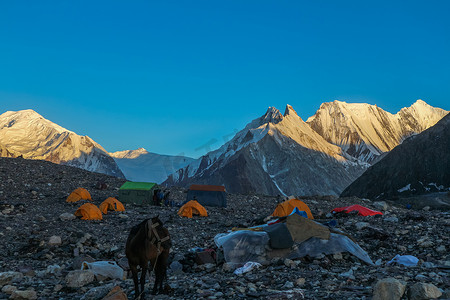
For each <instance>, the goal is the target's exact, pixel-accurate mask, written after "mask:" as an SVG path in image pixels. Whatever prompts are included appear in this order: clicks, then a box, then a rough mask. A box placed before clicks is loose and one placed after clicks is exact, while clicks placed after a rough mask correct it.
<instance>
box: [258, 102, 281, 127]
mask: <svg viewBox="0 0 450 300" xmlns="http://www.w3.org/2000/svg"><path fill="white" fill-rule="evenodd" d="M281 120H283V115H282V114H281V113H280V111H279V110H278V109H276V108H275V107H272V106H271V107H269V108H268V109H267V112H266V113H265V115H264V116H262V117H261V123H273V124H277V123H278V122H280V121H281Z"/></svg>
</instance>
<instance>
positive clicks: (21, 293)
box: [9, 290, 37, 300]
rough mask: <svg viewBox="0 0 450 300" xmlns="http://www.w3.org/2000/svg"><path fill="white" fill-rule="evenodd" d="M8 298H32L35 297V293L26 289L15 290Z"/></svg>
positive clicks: (19, 299)
mask: <svg viewBox="0 0 450 300" xmlns="http://www.w3.org/2000/svg"><path fill="white" fill-rule="evenodd" d="M9 299H18V300H24V299H28V300H34V299H37V293H36V292H35V291H34V290H26V291H19V290H16V291H14V292H13V293H12V294H11V297H10V298H9Z"/></svg>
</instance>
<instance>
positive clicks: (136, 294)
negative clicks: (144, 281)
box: [130, 265, 139, 299]
mask: <svg viewBox="0 0 450 300" xmlns="http://www.w3.org/2000/svg"><path fill="white" fill-rule="evenodd" d="M130 269H131V273H132V274H133V282H134V299H137V298H138V297H139V284H138V274H137V273H138V272H137V266H136V265H130Z"/></svg>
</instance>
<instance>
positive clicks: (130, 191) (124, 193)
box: [119, 181, 157, 204]
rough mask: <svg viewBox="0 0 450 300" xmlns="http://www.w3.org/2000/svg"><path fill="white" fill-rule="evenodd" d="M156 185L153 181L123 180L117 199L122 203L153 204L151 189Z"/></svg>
mask: <svg viewBox="0 0 450 300" xmlns="http://www.w3.org/2000/svg"><path fill="white" fill-rule="evenodd" d="M156 187H157V185H156V183H153V182H133V181H127V182H125V183H124V184H123V185H122V186H121V187H120V189H119V200H120V201H121V202H122V203H134V204H153V190H154V189H155V188H156Z"/></svg>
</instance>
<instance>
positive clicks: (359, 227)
mask: <svg viewBox="0 0 450 300" xmlns="http://www.w3.org/2000/svg"><path fill="white" fill-rule="evenodd" d="M369 225H370V224H369V223H367V222H358V223H356V224H355V226H356V229H358V230H361V229H364V228H366V227H368V226H369Z"/></svg>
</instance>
